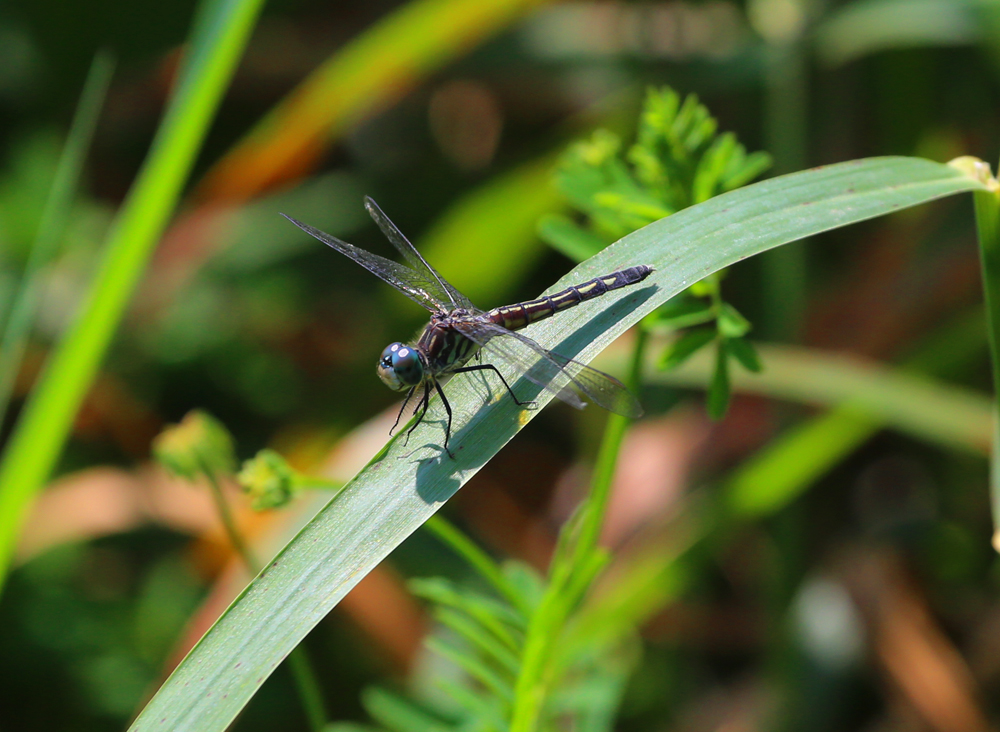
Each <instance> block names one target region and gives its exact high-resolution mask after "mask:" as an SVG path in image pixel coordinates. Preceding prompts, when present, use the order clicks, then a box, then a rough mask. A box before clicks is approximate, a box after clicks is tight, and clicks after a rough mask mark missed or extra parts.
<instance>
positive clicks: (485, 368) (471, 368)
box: [454, 363, 534, 407]
mask: <svg viewBox="0 0 1000 732" xmlns="http://www.w3.org/2000/svg"><path fill="white" fill-rule="evenodd" d="M466 371H492V372H494V373H495V374H496V375H497V376H499V377H500V381H502V382H503V385H504V386H506V387H507V393H509V394H510V398H511V399H513V400H514V403H515V404H517V406H519V407H529V406H531V405H533V404H534V402H522V401H521V400H520V399H518V398H517V396H516V395H515V394H514V390H513V389H511V388H510V384H508V383H507V379H505V378H504V377H503V374H501V373H500V369H498V368H497V367H496V366H494V365H493V364H491V363H484V364H481V365H479V366H464V367H462V368H460V369H455V372H454V373H456V374H461V373H463V372H466Z"/></svg>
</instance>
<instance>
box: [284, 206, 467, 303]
mask: <svg viewBox="0 0 1000 732" xmlns="http://www.w3.org/2000/svg"><path fill="white" fill-rule="evenodd" d="M281 215H282V216H284V217H285V218H286V219H288V220H289V221H291V222H292V223H293V224H295V225H296V226H298V227H299V228H300V229H302V231H304V232H306V233H307V234H309V236H312V237H315V238H316V239H319V240H320V241H321V242H323V243H324V244H326V245H327V246H328V247H331V248H333V249H336V250H337V251H338V252H340V253H341V254H343V255H344V256H347V257H350V258H351V259H353V260H354V261H355V262H357V263H358V264H360V265H361V266H362V267H364V268H365V269H367V270H368V271H369V272H371V273H372V274H374V275H375V276H376V277H380V278H381V279H383V280H384V281H385V282H388V283H389V284H390V285H392V286H393V287H395V288H396V289H397V290H399V291H400V292H402V293H403V294H404V295H406V296H407V297H408V298H410V299H411V300H413V301H414V302H416V303H417V304H419V305H423V306H424V307H425V308H427V309H428V310H430V311H431V312H432V313H436V312H448V311H450V310H451V309H452V306H451V301H450V299H449V298H448V297H447V295H446V293H441V291H440V288H439V287H438V286H437V285H436V283H432V281H430V280H429V279H428V278H427V277H426V276H424V275H422V274H421V273H419V272H417V271H415V270H412V269H410V268H409V267H407V266H406V265H403V264H399V262H393V261H392V260H391V259H386V258H385V257H380V256H379V255H377V254H372V253H371V252H368V251H365V250H364V249H361V248H360V247H356V246H354V245H353V244H348V243H347V242H346V241H342V240H341V239H338V238H337V237H335V236H330V235H329V234H327V233H326V232H324V231H320V230H319V229H315V228H313V227H312V226H309V224H303V223H302V222H301V221H298V220H297V219H293V218H292V217H291V216H287V215H285V214H281ZM442 295H444V298H443V299H442Z"/></svg>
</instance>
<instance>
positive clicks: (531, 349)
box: [454, 320, 642, 419]
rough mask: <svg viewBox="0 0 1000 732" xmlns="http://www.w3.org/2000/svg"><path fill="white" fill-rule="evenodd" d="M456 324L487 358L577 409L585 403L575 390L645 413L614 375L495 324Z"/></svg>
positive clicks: (617, 408)
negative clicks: (511, 368) (506, 365)
mask: <svg viewBox="0 0 1000 732" xmlns="http://www.w3.org/2000/svg"><path fill="white" fill-rule="evenodd" d="M454 327H455V328H456V329H457V330H459V331H460V332H461V333H462V335H464V336H465V337H466V338H469V339H470V340H472V341H475V342H476V343H478V344H479V345H480V347H481V349H482V354H483V358H484V360H487V361H489V360H491V359H492V360H496V361H500V362H504V363H507V364H509V365H510V366H512V367H513V368H514V369H515V370H516V371H517V373H518V375H520V376H524V377H525V378H526V379H528V380H529V381H531V382H533V383H535V384H538V386H540V387H542V388H543V389H545V390H547V391H550V392H552V393H553V394H555V395H556V396H557V397H559V398H560V399H562V400H563V401H564V402H566V403H567V404H569V405H571V406H574V407H576V408H577V409H583V408H584V407H585V406H586V402H584V401H583V400H582V399H581V398H580V397H579V396H578V395H577V394H576V393H575V391H574V389H576V390H579V391H581V392H583V394H584V395H586V396H587V397H589V398H590V399H591V400H592V401H593V402H594V404H596V405H598V406H599V407H603V408H604V409H607V410H608V411H609V412H614V413H615V414H621V415H623V416H625V417H631V418H633V419H635V418H636V417H641V416H642V407H641V406H640V405H639V401H638V400H637V399H636V398H635V397H634V396H632V394H631V392H629V390H628V389H626V388H625V385H624V384H622V383H621V382H620V381H618V379H616V378H614V377H613V376H609V375H608V374H605V373H604V372H602V371H598V370H597V369H592V368H591V367H590V366H587V365H586V364H582V363H580V362H579V361H574V360H573V359H571V358H567V357H566V356H560V355H559V354H558V353H553V352H552V351H549V350H546V349H545V348H542V347H541V346H540V345H538V344H537V343H536V342H535V341H533V340H531V339H530V338H528V337H527V336H525V335H521V334H520V333H515V332H514V331H511V330H507V329H506V328H504V327H502V326H499V325H496V324H495V323H490V322H483V321H473V320H470V321H465V322H461V323H456V324H455V326H454Z"/></svg>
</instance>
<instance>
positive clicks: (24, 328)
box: [0, 51, 115, 424]
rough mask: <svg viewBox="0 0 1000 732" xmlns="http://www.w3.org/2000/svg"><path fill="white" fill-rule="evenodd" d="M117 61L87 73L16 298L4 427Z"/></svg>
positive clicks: (0, 360) (2, 393)
mask: <svg viewBox="0 0 1000 732" xmlns="http://www.w3.org/2000/svg"><path fill="white" fill-rule="evenodd" d="M114 67H115V62H114V60H113V59H112V57H111V54H110V53H108V52H106V51H102V52H100V53H98V54H97V55H96V56H94V61H93V63H91V65H90V71H89V72H88V73H87V81H86V82H85V83H84V85H83V92H82V93H81V94H80V103H79V104H78V105H77V108H76V113H75V114H74V115H73V124H72V125H70V131H69V135H68V136H67V138H66V145H65V146H64V147H63V151H62V155H61V156H60V158H59V165H58V167H57V168H56V174H55V177H54V178H53V179H52V188H51V189H50V191H49V198H48V200H47V201H46V202H45V210H44V211H43V212H42V220H41V223H40V224H39V226H38V235H37V236H36V237H35V242H34V245H33V246H32V247H31V255H30V257H29V258H28V264H27V266H26V267H25V268H24V276H23V278H22V280H21V286H20V288H19V290H18V293H17V295H16V297H15V298H14V305H13V307H12V308H11V311H10V318H9V319H8V321H7V327H6V328H5V329H4V331H3V341H2V342H0V424H3V421H4V416H5V415H6V414H7V407H8V406H9V402H10V394H11V391H12V390H13V388H14V379H15V378H16V376H17V372H18V369H19V368H20V366H21V359H22V358H23V357H24V349H25V347H26V346H27V343H28V335H29V334H30V332H31V325H32V323H33V322H34V319H35V314H36V313H37V311H38V300H39V298H40V297H41V285H42V283H41V274H42V269H43V268H44V267H45V266H46V265H47V264H48V263H49V262H50V261H52V258H53V257H54V256H55V254H56V251H57V249H58V247H59V241H60V239H61V238H62V235H63V232H64V231H65V229H66V219H67V218H68V216H69V209H70V206H71V205H72V203H73V196H74V195H75V193H76V190H77V186H78V185H79V182H80V172H81V171H82V170H83V161H84V158H85V157H86V155H87V150H88V149H90V141H91V139H92V138H93V136H94V129H95V128H96V127H97V117H98V115H99V114H100V111H101V107H103V106H104V96H105V94H106V93H107V90H108V85H109V84H110V83H111V74H112V73H113V72H114Z"/></svg>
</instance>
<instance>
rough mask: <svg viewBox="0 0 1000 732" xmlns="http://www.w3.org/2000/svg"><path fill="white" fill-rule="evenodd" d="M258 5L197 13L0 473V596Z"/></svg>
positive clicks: (240, 2) (212, 3)
mask: <svg viewBox="0 0 1000 732" xmlns="http://www.w3.org/2000/svg"><path fill="white" fill-rule="evenodd" d="M261 4H262V0H207V2H205V3H204V4H203V5H202V6H201V7H200V8H199V11H198V16H197V18H196V20H195V23H194V27H193V30H192V34H191V38H190V42H189V45H188V47H187V52H186V54H185V58H184V62H183V64H182V67H181V70H180V72H179V78H178V83H177V87H176V91H175V93H174V94H173V95H172V97H171V100H170V104H169V106H168V108H167V111H166V114H165V116H164V120H163V122H162V124H161V125H160V129H159V130H158V132H157V135H156V139H155V140H154V141H153V146H152V149H151V151H150V154H149V156H148V158H147V159H146V162H145V164H144V165H143V168H142V170H141V172H140V173H139V177H138V179H137V180H136V182H135V184H134V185H133V187H132V189H131V190H130V191H129V195H128V198H127V199H126V201H125V204H124V205H123V207H122V210H121V212H120V214H119V216H118V218H117V220H116V221H115V224H114V226H113V227H112V229H111V233H110V234H109V237H108V241H107V244H106V246H105V249H104V254H103V257H102V259H101V261H100V263H99V264H98V266H97V270H96V273H95V275H94V278H93V281H92V282H91V284H90V286H89V288H88V291H87V293H86V295H85V296H84V300H83V302H82V303H81V305H80V308H79V315H78V317H77V319H76V320H75V321H74V322H73V324H72V325H71V326H70V328H69V330H68V331H67V333H66V335H65V337H64V338H63V339H62V340H61V341H60V343H59V345H58V346H57V348H56V350H55V353H54V355H53V356H52V358H51V361H50V362H49V363H48V364H47V365H46V368H45V370H44V372H43V374H42V376H41V378H40V380H39V383H38V385H37V386H36V388H35V390H34V391H33V393H32V395H31V397H30V399H29V401H28V404H27V406H26V407H25V411H24V414H23V415H22V417H21V419H20V421H19V422H18V424H17V427H16V429H15V431H14V435H13V437H12V438H11V440H10V442H9V443H8V445H7V450H6V452H5V453H4V456H3V462H2V463H0V586H2V584H3V580H4V578H5V576H6V571H7V568H8V566H9V563H10V558H11V554H12V553H13V549H14V545H15V543H16V541H17V537H18V534H19V533H20V529H21V524H22V522H23V519H24V515H25V513H26V511H27V508H28V505H29V503H30V501H31V499H32V497H33V496H34V495H35V493H36V492H37V491H38V489H39V487H40V486H41V485H42V483H43V482H44V481H45V479H46V478H47V477H48V475H49V473H50V472H51V470H52V467H53V465H54V463H55V461H56V459H57V458H58V456H59V453H60V452H61V450H62V446H63V444H64V442H65V441H66V437H67V435H68V433H69V430H70V426H71V424H72V421H73V418H74V416H75V415H76V412H77V410H78V408H79V406H80V403H81V401H82V400H83V397H84V394H85V393H86V391H87V388H88V386H89V385H90V382H91V380H92V379H93V377H94V374H95V373H96V371H97V368H98V366H99V364H100V362H101V359H102V358H103V356H104V353H105V351H106V350H107V348H108V344H109V343H110V342H111V338H112V336H113V335H114V332H115V329H116V327H117V325H118V322H119V321H120V320H121V317H122V314H123V313H124V311H125V306H126V305H127V303H128V300H129V297H130V296H131V294H132V291H133V289H134V288H135V286H136V284H137V283H138V281H139V278H140V277H141V276H142V273H143V270H144V268H145V265H146V262H147V260H148V258H149V255H150V253H151V252H152V250H153V247H154V246H155V244H156V242H157V240H158V238H159V236H160V234H161V233H162V231H163V227H164V226H165V224H166V222H167V218H168V217H169V216H170V214H171V212H172V211H173V209H174V206H175V205H176V203H177V200H178V197H179V196H180V193H181V190H182V187H183V185H184V182H185V180H186V179H187V177H188V173H189V172H190V170H191V166H192V164H193V163H194V159H195V155H196V154H197V152H198V149H199V148H200V147H201V143H202V140H203V139H204V137H205V133H206V131H207V128H208V125H209V123H210V122H211V120H212V118H213V117H214V115H215V110H216V109H217V107H218V105H219V101H220V100H221V98H222V94H223V92H224V91H225V89H226V87H227V86H228V84H229V80H230V78H231V77H232V74H233V70H234V69H235V67H236V63H237V61H238V60H239V57H240V55H241V54H242V52H243V48H244V46H245V45H246V42H247V40H248V38H249V36H250V32H251V30H252V29H253V26H254V23H255V21H256V18H257V15H258V13H259V11H260V7H261Z"/></svg>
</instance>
